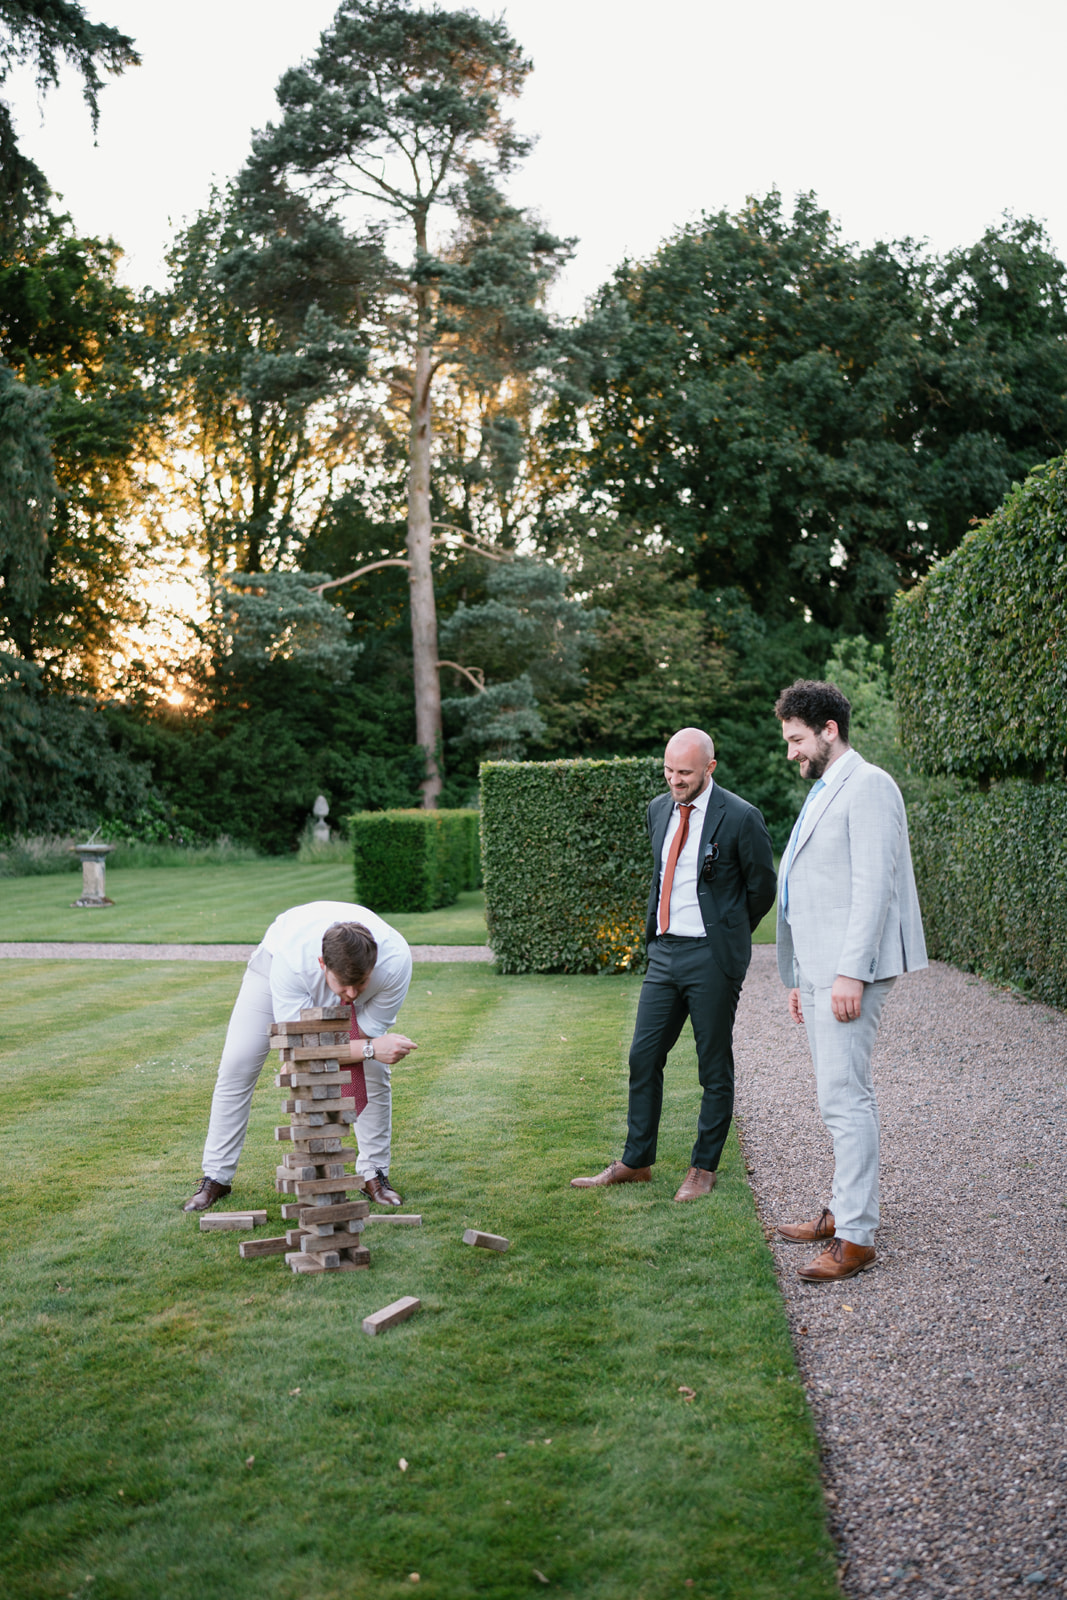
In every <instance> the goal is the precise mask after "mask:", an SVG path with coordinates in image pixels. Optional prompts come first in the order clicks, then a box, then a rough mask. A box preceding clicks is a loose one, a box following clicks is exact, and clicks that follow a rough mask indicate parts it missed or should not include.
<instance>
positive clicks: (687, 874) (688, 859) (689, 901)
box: [656, 778, 715, 939]
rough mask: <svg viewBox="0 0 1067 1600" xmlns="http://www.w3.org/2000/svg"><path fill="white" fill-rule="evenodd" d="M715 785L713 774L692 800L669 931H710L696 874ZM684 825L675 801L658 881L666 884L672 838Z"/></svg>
mask: <svg viewBox="0 0 1067 1600" xmlns="http://www.w3.org/2000/svg"><path fill="white" fill-rule="evenodd" d="M714 787H715V780H714V778H712V779H710V780H709V782H708V786H707V788H706V789H705V790H704V792H703V794H698V795H697V797H696V799H695V800H693V801H690V802H689V803H690V804H691V805H692V807H693V809H692V811H691V812H690V813H689V832H688V834H687V835H686V841H685V843H684V845H683V846H682V848H681V850H680V852H679V854H678V860H677V863H676V864H675V868H674V882H673V883H672V885H671V917H670V927H669V928H668V930H667V931H668V932H669V933H676V934H678V935H680V937H682V938H684V939H703V938H704V937H705V935H706V933H707V929H706V928H705V927H704V918H703V917H702V916H701V914H700V902H699V901H698V899H697V877H698V874H699V871H700V867H701V864H702V863H701V861H700V835H701V834H702V833H703V831H704V818H705V816H706V815H707V810H708V801H709V800H710V799H711V791H712V790H713V789H714ZM681 825H682V814H681V812H680V811H679V810H678V803H677V801H676V802H675V806H674V810H673V812H672V813H671V820H670V822H669V823H668V824H667V832H666V833H665V834H664V836H663V849H662V850H661V851H660V858H659V881H660V886H661V887H662V884H663V874H664V873H665V871H666V870H667V857H668V856H669V855H670V850H671V841H672V840H673V838H674V836H675V834H676V833H677V832H678V829H679V828H680V827H681ZM656 931H657V932H659V931H660V929H659V919H658V914H657V922H656Z"/></svg>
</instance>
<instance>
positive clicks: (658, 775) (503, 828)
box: [481, 756, 664, 972]
mask: <svg viewBox="0 0 1067 1600" xmlns="http://www.w3.org/2000/svg"><path fill="white" fill-rule="evenodd" d="M481 778H482V862H483V868H484V872H485V901H486V921H487V922H488V925H489V942H490V944H491V945H492V947H493V953H494V955H495V956H496V962H497V966H498V968H499V970H500V971H501V972H624V971H627V970H628V969H631V968H633V967H634V966H636V965H638V964H639V963H640V962H641V960H642V958H643V953H644V928H645V910H646V907H647V903H648V885H649V875H650V870H651V854H650V849H649V843H648V835H647V833H646V832H645V827H644V817H645V808H646V806H647V805H648V802H649V801H650V800H651V799H652V797H653V796H654V795H657V794H662V793H663V788H664V784H663V758H662V757H661V756H635V757H631V758H630V759H628V760H621V761H536V762H535V761H521V762H499V761H487V762H485V763H484V764H483V766H482V770H481Z"/></svg>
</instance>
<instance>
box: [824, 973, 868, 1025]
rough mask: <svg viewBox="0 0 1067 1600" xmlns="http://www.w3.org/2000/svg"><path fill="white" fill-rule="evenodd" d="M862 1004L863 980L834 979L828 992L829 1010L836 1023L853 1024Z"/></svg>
mask: <svg viewBox="0 0 1067 1600" xmlns="http://www.w3.org/2000/svg"><path fill="white" fill-rule="evenodd" d="M862 1004H863V979H862V978H842V977H840V976H839V977H836V978H835V979H834V986H833V988H832V989H831V990H830V1010H831V1011H832V1012H833V1014H834V1016H835V1018H836V1019H837V1021H838V1022H855V1020H856V1018H857V1017H858V1016H859V1014H860V1006H861V1005H862Z"/></svg>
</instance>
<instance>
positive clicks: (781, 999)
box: [735, 946, 1067, 1600]
mask: <svg viewBox="0 0 1067 1600" xmlns="http://www.w3.org/2000/svg"><path fill="white" fill-rule="evenodd" d="M735 1045H736V1055H737V1063H738V1117H739V1124H740V1128H741V1132H742V1135H743V1143H744V1149H745V1155H746V1160H747V1164H748V1166H749V1167H750V1168H751V1169H752V1174H751V1181H752V1185H753V1188H754V1190H755V1193H756V1200H757V1204H758V1206H759V1210H760V1215H761V1217H762V1219H763V1222H764V1224H765V1227H766V1228H767V1230H768V1231H770V1230H771V1229H772V1227H773V1224H774V1223H776V1222H783V1221H792V1222H795V1221H801V1220H804V1219H806V1218H810V1217H814V1216H815V1215H816V1214H817V1212H818V1210H819V1208H820V1206H822V1205H823V1204H825V1203H827V1202H828V1201H829V1198H830V1179H831V1173H832V1161H831V1156H830V1146H829V1139H828V1137H827V1135H826V1133H825V1131H824V1129H823V1126H822V1123H821V1121H820V1119H819V1114H818V1109H817V1106H816V1104H815V1086H814V1076H813V1073H812V1068H811V1062H810V1057H809V1055H808V1050H807V1041H806V1039H805V1036H804V1031H803V1029H802V1028H797V1027H795V1026H794V1024H793V1023H792V1022H791V1021H790V1020H789V1017H788V1015H787V1013H786V1009H785V990H784V989H783V988H782V986H781V984H780V982H779V980H778V976H777V972H776V969H775V965H774V950H773V947H767V946H764V947H757V948H756V950H755V952H754V960H753V963H752V968H751V971H750V974H749V978H748V981H747V982H746V984H745V989H744V993H743V995H742V999H741V1005H740V1008H739V1012H738V1021H737V1027H736V1031H735ZM874 1066H875V1080H876V1084H877V1089H878V1098H879V1104H880V1109H881V1118H882V1227H881V1230H880V1231H879V1234H878V1240H877V1249H878V1255H879V1261H878V1264H877V1265H876V1266H875V1267H873V1268H872V1269H871V1270H870V1271H868V1272H866V1273H864V1274H862V1275H861V1276H860V1277H858V1278H854V1279H852V1280H850V1281H849V1282H847V1283H843V1284H835V1285H833V1286H824V1287H818V1288H817V1287H815V1286H813V1285H808V1284H805V1283H803V1282H802V1281H801V1279H799V1278H798V1277H797V1276H796V1273H795V1271H794V1270H793V1269H794V1268H795V1266H797V1265H798V1264H799V1263H800V1262H801V1261H803V1260H805V1259H807V1257H808V1256H810V1255H813V1254H814V1253H815V1251H814V1250H813V1248H812V1247H811V1246H810V1245H809V1246H797V1245H787V1244H785V1243H784V1242H783V1241H781V1240H778V1239H777V1237H774V1240H773V1248H774V1253H775V1258H776V1261H777V1265H778V1271H779V1277H780V1281H781V1285H782V1290H783V1293H784V1295H785V1302H786V1308H787V1312H788V1315H789V1320H790V1324H791V1326H792V1330H793V1339H794V1344H795V1346H796V1349H797V1357H798V1361H799V1364H800V1370H801V1374H802V1376H803V1380H804V1383H805V1386H806V1389H807V1393H808V1396H809V1399H810V1402H811V1406H812V1409H813V1412H814V1415H815V1419H816V1425H817V1428H818V1431H819V1435H820V1438H821V1442H822V1448H823V1458H824V1461H823V1466H824V1480H825V1483H826V1486H827V1499H828V1502H829V1509H830V1515H831V1528H832V1531H833V1534H834V1537H835V1539H836V1541H837V1545H838V1550H839V1552H840V1556H841V1563H842V1586H843V1588H844V1590H845V1593H846V1594H847V1595H850V1596H852V1595H855V1596H860V1595H863V1596H866V1595H874V1594H879V1595H900V1596H907V1597H908V1600H927V1597H931V1596H940V1595H964V1596H967V1597H968V1600H971V1597H974V1600H985V1597H986V1596H998V1597H999V1596H1006V1595H1042V1594H1064V1593H1067V1340H1065V1336H1067V1174H1065V1170H1064V1155H1065V1149H1067V1137H1065V1135H1067V1109H1065V1107H1067V1016H1065V1015H1064V1014H1063V1013H1062V1012H1059V1011H1054V1010H1051V1009H1049V1008H1048V1007H1046V1006H1041V1005H1034V1004H1027V1003H1026V1002H1024V1001H1022V1000H1020V999H1018V998H1016V997H1015V996H1013V995H1011V994H1009V993H1006V992H1004V991H1001V990H998V989H996V988H994V987H993V986H992V985H990V984H987V983H984V982H982V981H981V980H979V979H976V978H973V977H969V976H968V975H967V974H966V973H962V972H959V971H957V970H956V969H955V968H953V967H948V966H944V965H942V964H941V963H935V964H934V965H933V966H932V967H931V968H930V970H929V971H927V972H922V973H916V974H914V975H913V976H910V977H904V978H901V979H900V981H899V982H898V983H897V985H896V987H895V989H894V990H893V993H892V994H891V995H890V998H889V1000H888V1002H887V1003H886V1008H885V1011H884V1013H883V1020H882V1028H881V1033H880V1036H879V1041H878V1047H877V1050H876V1054H875V1062H874Z"/></svg>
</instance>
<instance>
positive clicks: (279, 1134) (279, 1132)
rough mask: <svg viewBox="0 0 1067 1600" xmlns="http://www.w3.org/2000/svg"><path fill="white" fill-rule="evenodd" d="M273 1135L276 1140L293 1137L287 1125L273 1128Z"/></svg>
mask: <svg viewBox="0 0 1067 1600" xmlns="http://www.w3.org/2000/svg"><path fill="white" fill-rule="evenodd" d="M274 1137H275V1138H276V1139H278V1140H281V1139H291V1138H292V1137H293V1130H292V1128H289V1127H282V1128H275V1130H274Z"/></svg>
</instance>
